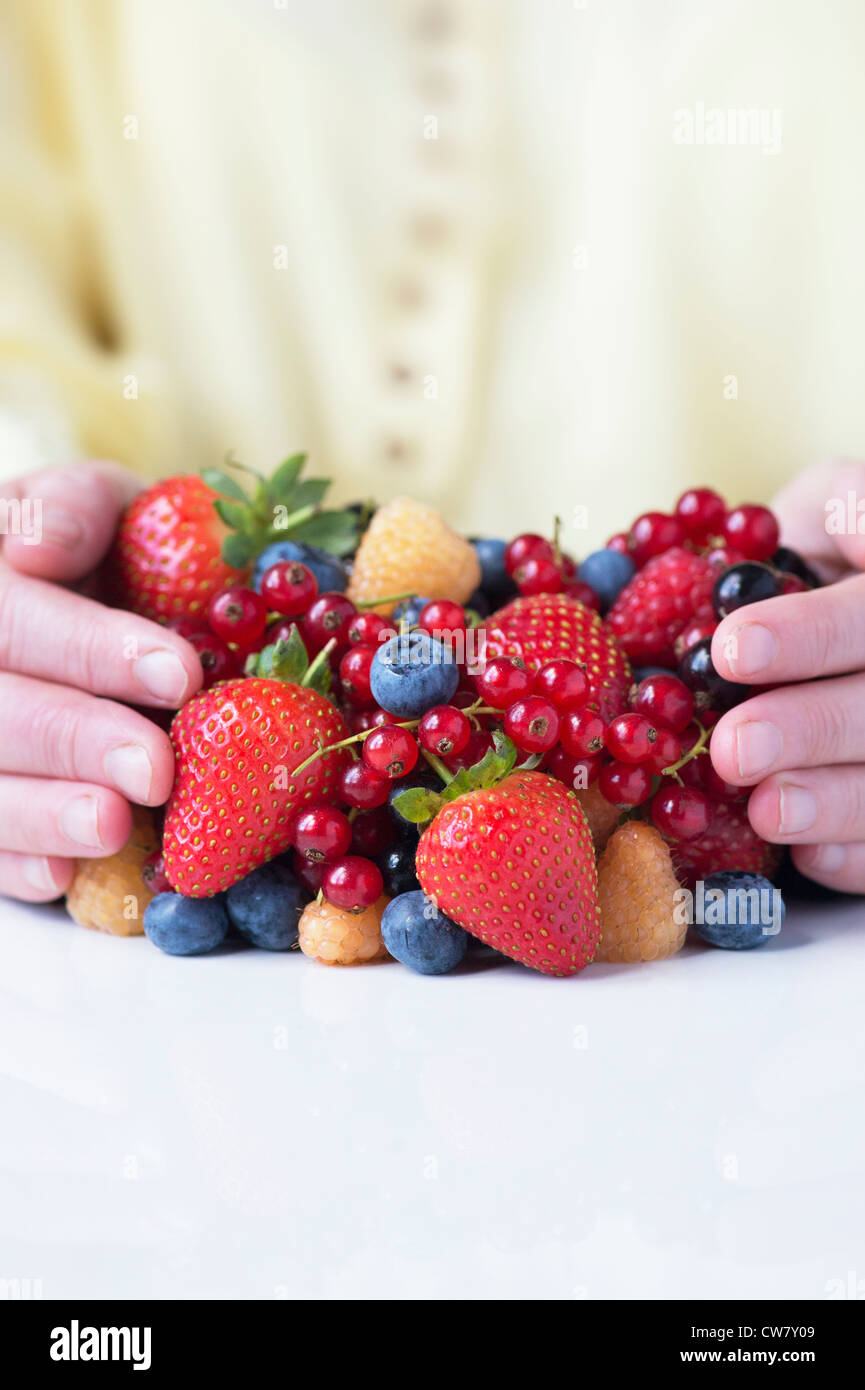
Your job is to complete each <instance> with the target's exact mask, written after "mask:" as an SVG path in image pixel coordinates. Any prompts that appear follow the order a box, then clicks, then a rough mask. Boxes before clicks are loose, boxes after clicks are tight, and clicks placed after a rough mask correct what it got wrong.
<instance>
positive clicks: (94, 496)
mask: <svg viewBox="0 0 865 1390" xmlns="http://www.w3.org/2000/svg"><path fill="white" fill-rule="evenodd" d="M139 487H140V484H139V483H138V481H137V480H136V479H135V478H134V477H133V476H132V474H131V473H128V472H127V471H126V469H124V468H121V467H120V466H119V464H115V463H104V462H95V463H81V464H75V465H72V466H70V467H68V468H57V469H51V470H49V471H47V472H46V471H43V472H40V473H27V474H25V476H24V477H22V478H17V479H15V480H13V481H12V482H9V483H7V484H5V485H4V486H3V488H2V492H0V535H2V541H3V558H4V559H5V561H6V563H7V564H8V565H10V566H11V567H12V568H13V569H15V570H17V571H18V572H19V574H31V575H35V576H37V577H38V578H40V579H53V580H57V581H59V582H64V581H70V580H74V579H82V578H83V577H84V576H85V575H86V574H89V573H90V571H91V570H92V569H95V567H96V566H97V565H98V563H99V561H100V560H101V559H102V557H103V555H104V554H105V552H106V550H107V549H108V546H109V545H110V544H111V540H112V537H113V535H114V532H115V530H116V528H117V521H118V518H119V516H120V513H121V511H122V510H123V508H124V507H125V506H126V505H127V503H128V502H130V501H131V499H132V498H133V497H134V496H135V493H136V492H138V490H139Z"/></svg>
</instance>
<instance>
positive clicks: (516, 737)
mask: <svg viewBox="0 0 865 1390" xmlns="http://www.w3.org/2000/svg"><path fill="white" fill-rule="evenodd" d="M560 722H561V721H560V719H559V713H558V710H557V709H556V707H555V705H552V704H550V701H549V700H545V699H544V698H543V696H541V695H526V696H525V697H524V699H522V700H517V701H516V702H515V703H514V704H512V705H510V706H509V708H508V709H507V711H506V713H505V733H506V734H507V736H508V738H511V739H513V741H514V743H515V744H516V745H517V747H518V748H521V749H523V751H524V752H526V753H545V752H546V751H547V749H548V748H552V746H553V744H554V743H556V742H557V741H558V737H559V724H560Z"/></svg>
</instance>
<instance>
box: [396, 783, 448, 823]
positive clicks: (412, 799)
mask: <svg viewBox="0 0 865 1390" xmlns="http://www.w3.org/2000/svg"><path fill="white" fill-rule="evenodd" d="M393 804H394V808H395V809H396V810H397V811H399V813H400V815H401V816H402V817H403V819H404V820H407V821H411V823H412V825H423V824H424V823H425V822H426V821H428V820H432V818H433V816H434V815H435V814H436V812H437V811H439V810H440V809H441V807H442V805H443V804H444V798H443V796H442V795H441V793H439V792H433V791H427V790H426V789H425V788H424V787H411V788H410V789H409V790H408V791H404V792H400V794H399V796H395V797H394V799H393Z"/></svg>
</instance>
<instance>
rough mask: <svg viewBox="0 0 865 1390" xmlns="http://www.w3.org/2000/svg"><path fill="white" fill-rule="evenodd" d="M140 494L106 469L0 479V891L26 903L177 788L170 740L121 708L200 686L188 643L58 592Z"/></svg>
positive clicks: (62, 880)
mask: <svg viewBox="0 0 865 1390" xmlns="http://www.w3.org/2000/svg"><path fill="white" fill-rule="evenodd" d="M136 490H137V484H136V482H135V479H134V478H132V477H131V476H130V475H128V474H127V473H125V472H124V470H123V469H120V468H118V467H116V466H115V465H113V464H105V463H94V464H81V465H76V466H75V467H71V468H68V469H63V470H59V471H53V472H47V473H33V474H28V475H27V476H26V477H23V478H20V479H18V480H17V481H15V482H11V483H7V484H5V485H0V531H5V533H6V534H4V535H2V537H0V539H2V547H3V548H2V557H0V893H5V894H9V895H10V896H12V897H16V898H23V899H25V900H26V901H28V902H47V901H49V900H50V899H52V898H56V897H58V896H59V895H60V894H61V893H63V892H65V890H66V889H67V887H68V886H69V883H70V882H71V879H72V875H73V873H74V869H75V864H74V861H75V859H76V858H85V857H90V856H92V857H100V856H105V855H109V854H114V853H116V851H117V850H118V849H120V848H121V847H122V846H123V844H124V843H125V842H126V839H127V837H128V835H129V831H130V828H131V812H130V809H129V804H128V803H129V802H130V801H135V802H138V803H140V804H141V805H144V806H158V805H159V804H160V803H161V802H163V801H165V799H166V797H167V796H168V793H169V791H170V790H171V782H172V778H173V773H174V759H173V755H172V751H171V744H170V742H169V739H168V737H167V735H166V734H165V733H164V732H163V731H162V730H161V729H159V728H157V726H156V725H155V724H153V723H151V722H150V720H148V719H146V718H145V717H144V716H143V715H141V714H137V713H136V712H135V711H134V710H132V709H128V708H126V707H125V704H121V703H118V702H119V701H124V702H128V703H129V704H134V705H153V706H156V707H157V708H162V709H173V708H175V707H176V706H177V705H179V704H180V703H182V702H183V701H184V700H185V699H187V698H188V696H189V695H191V694H192V693H193V692H194V691H195V690H197V689H198V687H199V686H200V684H201V667H200V665H199V661H198V657H197V656H196V654H195V652H194V651H193V649H192V647H190V646H189V644H188V643H187V642H184V641H183V640H182V638H180V637H177V636H176V635H175V634H174V633H172V632H170V631H168V630H167V629H166V628H164V627H159V626H158V625H157V624H156V623H151V622H149V621H148V620H147V619H145V618H139V617H136V616H134V615H133V614H130V613H124V612H121V611H119V610H114V609H110V608H105V607H103V606H102V604H100V603H96V602H94V601H93V600H92V599H89V598H83V597H81V596H80V595H78V594H76V593H74V592H71V591H70V590H69V589H67V588H63V587H60V586H61V585H63V584H66V583H71V582H73V581H75V580H79V579H82V578H83V577H84V576H85V575H87V574H89V573H90V571H91V570H93V569H94V568H95V566H96V565H97V564H98V562H99V561H100V560H101V559H102V556H103V555H104V553H105V551H106V550H107V549H108V546H109V544H110V542H111V538H112V536H113V534H114V530H115V527H116V525H117V519H118V516H119V514H120V512H121V511H122V509H123V507H125V505H126V503H127V502H128V501H129V500H130V498H131V497H132V495H133V494H134V493H135V491H136ZM4 521H5V524H4ZM22 523H23V524H22ZM22 531H26V532H27V534H13V532H22ZM37 537H38V540H37ZM100 697H101V698H100ZM105 697H108V698H105Z"/></svg>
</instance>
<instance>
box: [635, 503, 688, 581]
mask: <svg viewBox="0 0 865 1390" xmlns="http://www.w3.org/2000/svg"><path fill="white" fill-rule="evenodd" d="M684 539H685V528H684V526H683V525H682V523H681V521H680V520H679V518H678V517H677V516H667V514H666V513H665V512H644V514H643V515H642V516H638V517H637V520H636V521H635V522H634V524H633V526H632V527H631V534H630V536H629V538H628V545H629V548H630V553H631V555H632V557H633V560H634V564H635V565H636V566H637V567H638V568H641V567H642V566H643V565H644V564H645V563H646V561H647V560H651V559H652V557H653V556H655V555H663V553H664V551H665V550H671V549H672V547H673V546H674V545H681V544H682V541H683V540H684Z"/></svg>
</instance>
